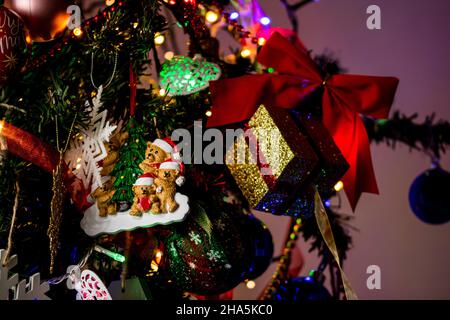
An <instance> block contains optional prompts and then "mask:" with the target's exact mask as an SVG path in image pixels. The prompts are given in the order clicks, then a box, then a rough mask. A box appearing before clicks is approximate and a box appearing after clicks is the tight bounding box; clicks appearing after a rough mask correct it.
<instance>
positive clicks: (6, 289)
mask: <svg viewBox="0 0 450 320" xmlns="http://www.w3.org/2000/svg"><path fill="white" fill-rule="evenodd" d="M5 257H6V251H5V250H3V249H1V250H0V300H10V292H11V291H12V292H13V293H14V294H13V299H12V300H51V299H50V298H49V297H47V296H46V293H47V292H48V291H49V290H50V286H49V284H48V283H47V282H43V283H41V275H40V274H39V273H36V274H34V275H32V276H31V277H30V281H29V282H28V283H27V281H26V280H22V281H20V282H19V275H18V274H17V273H14V274H12V275H11V276H9V273H10V270H11V269H12V268H14V267H15V266H16V265H17V255H14V256H12V257H11V258H9V259H8V261H6V264H5V266H3V261H4V260H5Z"/></svg>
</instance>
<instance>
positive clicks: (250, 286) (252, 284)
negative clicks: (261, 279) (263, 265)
mask: <svg viewBox="0 0 450 320" xmlns="http://www.w3.org/2000/svg"><path fill="white" fill-rule="evenodd" d="M245 285H246V286H247V288H248V289H250V290H251V289H255V287H256V283H255V281H253V280H247V281H246V283H245Z"/></svg>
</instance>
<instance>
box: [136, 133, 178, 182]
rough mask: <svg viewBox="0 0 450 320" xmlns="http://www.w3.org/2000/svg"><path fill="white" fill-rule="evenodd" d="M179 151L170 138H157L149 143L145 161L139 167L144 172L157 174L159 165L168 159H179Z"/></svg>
mask: <svg viewBox="0 0 450 320" xmlns="http://www.w3.org/2000/svg"><path fill="white" fill-rule="evenodd" d="M179 158H180V154H179V152H177V151H176V145H175V143H174V142H173V141H172V140H171V139H170V138H164V139H156V140H155V141H153V143H152V142H148V143H147V149H146V151H145V158H144V161H142V162H141V164H140V165H139V168H141V170H142V171H143V172H144V173H152V174H154V175H156V174H157V170H158V168H159V165H160V164H161V163H163V162H165V161H168V160H178V159H179Z"/></svg>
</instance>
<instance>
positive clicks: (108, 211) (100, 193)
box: [91, 178, 117, 217]
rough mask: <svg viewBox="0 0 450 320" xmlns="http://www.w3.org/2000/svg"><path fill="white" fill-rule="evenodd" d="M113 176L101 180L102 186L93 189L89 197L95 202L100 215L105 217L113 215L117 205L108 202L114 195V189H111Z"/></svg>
mask: <svg viewBox="0 0 450 320" xmlns="http://www.w3.org/2000/svg"><path fill="white" fill-rule="evenodd" d="M113 184H114V178H112V179H109V180H107V181H105V182H103V186H101V187H98V188H97V189H95V191H94V192H92V193H91V198H92V199H95V200H96V202H97V207H98V210H99V214H100V217H106V216H108V215H115V214H116V213H117V205H116V204H115V203H110V200H111V199H112V197H113V196H114V193H115V192H116V190H114V189H113Z"/></svg>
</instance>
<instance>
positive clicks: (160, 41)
mask: <svg viewBox="0 0 450 320" xmlns="http://www.w3.org/2000/svg"><path fill="white" fill-rule="evenodd" d="M165 41H166V37H164V35H163V34H161V33H159V32H157V33H155V44H156V45H157V46H160V45H162V44H163V43H164V42H165Z"/></svg>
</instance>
